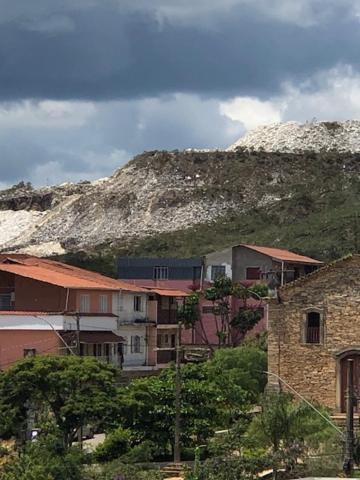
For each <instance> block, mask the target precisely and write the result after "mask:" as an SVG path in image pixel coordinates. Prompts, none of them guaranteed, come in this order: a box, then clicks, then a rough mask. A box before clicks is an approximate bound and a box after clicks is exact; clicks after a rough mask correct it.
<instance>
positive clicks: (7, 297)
mask: <svg viewBox="0 0 360 480" xmlns="http://www.w3.org/2000/svg"><path fill="white" fill-rule="evenodd" d="M10 309H11V293H2V294H0V310H10Z"/></svg>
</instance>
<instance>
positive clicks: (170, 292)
mask: <svg viewBox="0 0 360 480" xmlns="http://www.w3.org/2000/svg"><path fill="white" fill-rule="evenodd" d="M146 288H147V290H148V292H149V293H156V294H157V295H160V296H161V297H188V296H189V294H188V293H187V292H184V291H183V290H175V289H171V288H152V287H146Z"/></svg>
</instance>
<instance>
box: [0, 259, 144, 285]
mask: <svg viewBox="0 0 360 480" xmlns="http://www.w3.org/2000/svg"><path fill="white" fill-rule="evenodd" d="M0 271H3V272H9V273H13V274H14V275H19V276H21V277H25V278H31V279H33V280H37V281H40V282H45V283H49V284H51V285H56V286H59V287H63V288H70V289H84V290H87V289H90V290H110V291H117V290H127V291H131V292H143V293H145V292H147V290H146V289H144V288H141V287H138V286H136V285H131V284H129V283H126V282H123V281H121V280H115V279H113V278H109V277H105V276H104V275H101V274H100V273H96V272H92V271H89V270H85V269H83V268H79V267H74V266H72V265H67V264H65V263H61V262H56V261H54V260H47V259H43V258H39V257H34V256H31V255H24V254H0Z"/></svg>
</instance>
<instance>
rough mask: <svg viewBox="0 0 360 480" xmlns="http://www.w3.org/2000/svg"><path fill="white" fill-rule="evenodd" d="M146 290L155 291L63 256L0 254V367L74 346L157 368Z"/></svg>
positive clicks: (132, 365) (124, 363)
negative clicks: (69, 261)
mask: <svg viewBox="0 0 360 480" xmlns="http://www.w3.org/2000/svg"><path fill="white" fill-rule="evenodd" d="M151 294H152V295H155V296H158V293H157V292H154V293H152V292H151V289H145V288H141V287H137V286H136V285H130V284H128V283H126V282H122V281H119V280H115V279H112V278H108V277H105V276H103V275H100V274H98V273H95V272H90V271H87V270H84V269H80V268H77V267H73V266H70V265H66V264H63V263H60V262H54V261H51V260H45V259H40V258H37V257H32V256H29V255H19V254H2V255H0V368H7V367H8V366H10V365H11V364H13V363H14V362H16V361H17V360H19V359H21V358H23V357H24V356H27V355H36V354H59V353H74V354H80V355H87V356H94V357H97V358H99V359H100V360H102V361H106V362H108V363H112V364H114V365H116V366H119V367H122V368H123V369H124V370H126V369H129V370H131V369H135V370H136V369H138V370H146V369H150V370H151V369H156V368H158V365H157V354H156V348H157V346H156V337H157V333H156V332H157V320H158V318H157V317H156V316H155V317H154V316H153V317H152V318H149V305H148V298H149V296H151ZM178 294H179V295H181V294H183V295H186V294H185V293H184V292H178ZM168 306H169V312H170V310H171V308H170V304H168ZM161 313H162V315H163V316H164V315H166V309H165V307H163V308H162V310H161ZM159 318H160V317H159ZM150 337H153V338H154V340H153V341H152V342H149V338H150Z"/></svg>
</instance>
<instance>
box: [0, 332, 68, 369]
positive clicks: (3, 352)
mask: <svg viewBox="0 0 360 480" xmlns="http://www.w3.org/2000/svg"><path fill="white" fill-rule="evenodd" d="M61 346H63V345H60V340H59V338H58V337H57V336H56V334H55V333H54V332H53V331H47V330H0V368H1V369H3V370H5V369H7V368H9V367H11V366H12V365H14V363H16V362H17V361H18V360H22V359H23V358H24V349H30V348H35V349H36V354H38V355H40V354H44V355H58V354H60V353H63V352H64V350H63V349H61V348H59V347H61Z"/></svg>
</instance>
